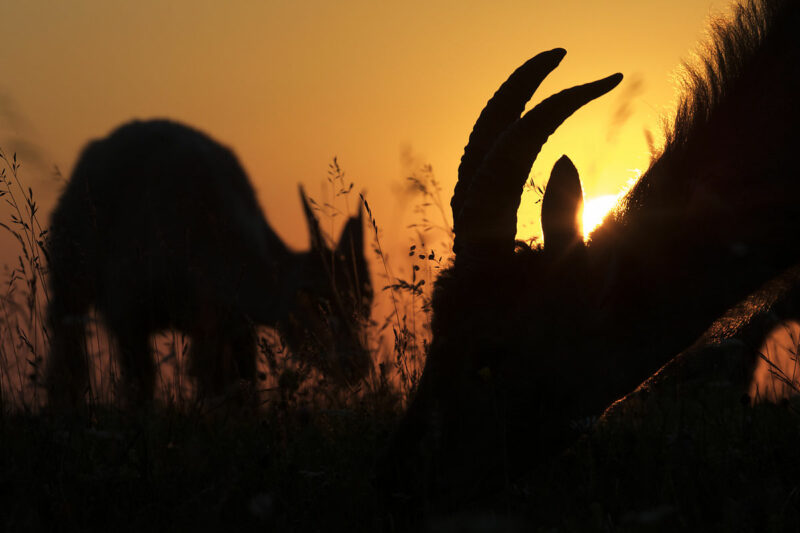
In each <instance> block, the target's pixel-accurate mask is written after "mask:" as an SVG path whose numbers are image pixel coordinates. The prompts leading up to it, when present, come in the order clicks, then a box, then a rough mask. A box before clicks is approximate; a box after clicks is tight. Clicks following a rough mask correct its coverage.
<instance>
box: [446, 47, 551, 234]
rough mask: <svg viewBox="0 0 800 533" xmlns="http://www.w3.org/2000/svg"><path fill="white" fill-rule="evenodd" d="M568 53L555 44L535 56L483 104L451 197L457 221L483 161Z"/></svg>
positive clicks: (459, 167) (465, 150)
mask: <svg viewBox="0 0 800 533" xmlns="http://www.w3.org/2000/svg"><path fill="white" fill-rule="evenodd" d="M566 53H567V51H566V50H564V49H563V48H555V49H553V50H550V51H548V52H542V53H541V54H539V55H536V56H534V57H532V58H531V59H529V60H528V61H526V62H525V63H524V64H523V65H522V66H521V67H519V68H518V69H517V70H515V71H514V72H513V73H512V74H511V76H509V77H508V79H507V80H506V81H505V82H504V83H503V84H502V85H501V86H500V88H499V89H497V92H496V93H494V96H492V98H491V99H490V100H489V102H488V103H487V104H486V107H484V108H483V111H481V114H480V116H479V117H478V120H477V121H476V122H475V127H474V128H472V133H470V136H469V142H467V146H466V147H465V148H464V155H463V156H462V157H461V164H460V165H459V166H458V182H457V183H456V187H455V190H454V191H453V199H452V200H451V201H450V207H451V208H452V209H453V220H454V221H455V220H458V217H459V215H460V214H461V208H462V207H463V203H464V195H465V194H466V192H467V191H468V190H469V187H470V184H471V183H472V179H473V178H474V177H475V172H477V170H478V168H479V167H480V166H481V163H483V160H484V158H485V157H486V154H487V153H488V152H489V150H491V148H492V146H493V145H494V143H495V141H496V140H497V137H498V136H499V135H500V134H501V133H503V131H505V130H506V128H508V127H509V126H510V125H511V124H513V123H514V122H516V121H517V120H519V117H520V115H522V112H523V111H525V104H527V103H528V100H530V99H531V97H532V96H533V93H534V92H536V89H538V88H539V85H541V83H542V81H544V79H545V78H546V77H547V75H548V74H550V73H551V72H552V71H553V70H555V68H556V67H557V66H558V64H559V63H561V60H562V59H563V58H564V56H565V55H566Z"/></svg>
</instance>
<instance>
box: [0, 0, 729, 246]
mask: <svg viewBox="0 0 800 533" xmlns="http://www.w3.org/2000/svg"><path fill="white" fill-rule="evenodd" d="M727 7H728V2H727V1H725V0H714V1H712V0H648V1H642V0H609V1H604V2H600V1H595V0H591V1H588V0H580V1H579V0H559V1H558V2H545V1H542V0H527V1H505V0H498V1H493V2H472V1H465V0H461V1H458V2H455V1H451V2H436V1H430V0H428V1H416V0H414V1H407V2H403V3H396V2H375V1H339V2H323V1H318V0H306V1H302V2H299V1H291V2H290V1H236V2H210V1H196V0H173V1H168V2H165V1H163V0H158V1H152V0H138V1H136V2H127V1H125V2H123V1H120V2H108V1H107V0H76V1H71V2H44V1H36V0H34V1H26V2H21V1H20V2H12V1H6V2H3V4H2V16H1V18H0V66H2V76H0V147H2V148H3V149H4V150H5V151H6V152H7V153H9V154H10V153H12V152H14V151H16V152H18V154H19V158H20V159H21V160H22V163H23V169H22V175H23V178H24V179H25V181H26V185H30V186H32V187H33V189H34V192H35V194H36V195H37V196H38V198H39V200H40V203H41V206H42V210H43V212H44V213H45V214H46V213H47V212H48V211H49V208H50V206H52V204H53V202H54V201H55V198H56V197H57V194H58V191H59V185H58V184H57V183H56V182H55V181H53V179H52V177H51V169H52V168H53V167H54V166H58V167H59V168H60V169H61V171H62V173H63V174H64V175H68V174H69V172H70V171H71V169H72V166H73V164H74V163H75V160H76V157H77V155H78V152H79V150H80V149H81V147H82V146H83V145H84V144H85V143H86V142H87V141H88V140H89V139H91V138H95V137H99V136H103V135H105V134H107V133H108V132H109V131H110V130H112V129H113V128H114V127H116V126H117V125H119V124H121V123H123V122H125V121H128V120H130V119H132V118H135V117H138V118H148V117H170V118H173V119H177V120H180V121H184V122H186V123H188V124H191V125H193V126H196V127H198V128H200V129H202V130H204V131H205V132H207V133H209V134H210V135H211V136H212V137H214V138H215V139H217V140H218V141H220V142H221V143H223V144H225V145H227V146H229V147H231V148H233V149H234V151H235V152H236V153H237V154H238V156H239V158H240V160H241V162H242V164H243V165H244V167H245V168H246V169H247V171H248V173H249V175H250V177H251V179H252V181H253V183H254V185H255V187H256V189H257V191H258V195H259V201H260V202H261V205H262V206H263V207H264V209H265V211H266V214H267V217H268V219H269V221H270V223H271V224H272V225H273V227H274V228H275V229H276V230H277V231H278V232H279V233H280V234H281V235H282V236H283V237H284V238H285V239H286V241H287V242H288V243H289V244H290V245H291V246H293V247H295V248H304V247H306V246H307V237H306V233H305V229H304V226H303V221H302V215H301V209H300V203H299V200H298V198H297V183H298V182H302V183H304V184H305V185H306V187H307V190H308V191H309V192H310V193H311V194H312V195H314V196H316V197H318V198H322V192H321V191H322V184H323V183H324V182H325V177H326V171H327V167H328V163H329V162H330V160H331V158H332V157H333V156H334V155H336V156H338V158H339V161H340V163H341V165H342V166H343V168H344V169H345V170H346V172H347V175H348V177H349V178H350V179H352V180H353V181H355V183H356V189H357V190H358V189H365V190H366V191H367V198H368V199H369V201H370V204H371V205H372V208H373V211H374V213H375V215H376V217H377V219H378V223H379V225H380V226H381V228H382V230H383V233H384V240H385V242H386V243H388V247H389V249H391V250H394V251H395V252H396V251H398V250H400V249H401V247H402V248H405V247H406V246H407V244H408V242H409V238H410V232H409V231H408V230H406V229H404V227H405V225H406V224H407V223H408V221H409V220H410V219H411V216H410V214H409V206H408V205H407V201H406V200H405V199H404V197H403V195H402V194H400V193H399V190H400V189H401V185H402V183H403V178H404V176H405V175H407V173H408V171H409V169H408V165H407V164H406V163H403V157H402V156H401V154H403V153H409V151H410V153H412V154H413V155H414V157H415V158H416V159H417V160H418V161H420V162H428V163H431V164H432V165H433V169H434V172H435V174H436V176H437V178H438V179H439V181H440V182H441V184H442V187H443V196H444V199H445V201H447V200H449V197H450V194H451V192H452V188H453V185H454V184H455V180H456V169H457V165H458V161H459V158H460V156H461V153H462V150H463V147H464V144H465V143H466V140H467V137H468V134H469V132H470V130H471V128H472V124H473V122H474V120H475V118H476V117H477V115H478V113H479V111H480V110H481V108H482V106H483V105H484V103H485V102H486V100H487V99H488V98H489V97H490V96H491V94H492V93H493V92H494V91H495V89H496V88H497V86H498V85H499V84H500V83H501V82H502V81H503V80H504V79H505V78H506V77H507V75H508V74H509V73H510V72H512V71H513V70H514V69H515V68H516V67H517V66H518V65H520V64H521V63H522V62H523V61H525V60H526V59H528V58H529V57H531V56H533V55H535V54H536V53H538V52H541V51H543V50H548V49H551V48H554V47H564V48H566V49H567V51H568V54H567V57H566V58H565V59H564V61H563V62H562V63H561V66H560V67H559V68H558V69H557V70H556V71H555V72H554V73H553V74H552V75H551V76H550V77H549V78H548V80H547V81H546V82H545V83H544V84H543V85H542V87H541V88H540V90H539V92H538V93H537V95H536V96H535V97H534V101H538V100H540V99H542V98H543V97H545V96H547V95H549V94H552V93H553V92H556V91H558V90H561V89H563V88H566V87H569V86H571V85H575V84H579V83H584V82H587V81H591V80H594V79H597V78H600V77H603V76H606V75H609V74H612V73H614V72H622V73H623V74H624V75H625V80H624V81H623V82H622V84H621V85H620V86H619V87H618V88H617V89H615V90H614V91H613V92H612V93H610V94H609V95H607V96H605V97H603V98H602V99H600V100H598V101H596V102H593V103H591V104H589V105H588V106H587V107H586V108H584V109H582V110H581V111H579V112H578V113H576V114H575V115H574V116H573V117H572V118H570V119H569V120H568V121H567V123H566V124H565V125H564V126H562V127H561V129H560V130H559V131H558V132H557V133H556V135H554V136H553V137H552V138H551V140H550V142H549V143H548V144H547V145H546V147H545V150H544V151H543V152H542V154H541V155H540V157H539V159H538V160H537V163H536V165H535V166H534V170H533V172H534V177H535V178H536V179H537V183H539V184H544V179H545V178H546V176H548V175H549V170H550V168H551V167H552V164H553V162H554V161H555V160H556V159H557V158H558V157H559V156H560V155H561V154H562V153H567V154H568V155H569V156H570V157H571V158H572V159H573V161H574V162H575V164H576V166H577V167H578V169H579V170H580V172H581V176H582V178H583V181H584V188H585V195H586V197H587V199H588V198H592V197H596V196H600V195H606V194H614V193H617V192H618V191H619V190H620V188H621V187H623V186H624V185H625V184H626V182H628V181H629V180H630V179H631V178H632V177H635V176H636V172H637V170H636V169H641V170H644V169H645V168H646V167H647V164H648V160H649V151H648V147H647V142H646V136H645V133H644V132H645V131H646V130H649V131H652V132H653V134H654V135H655V138H656V143H658V142H660V133H659V132H660V129H661V126H660V120H661V117H663V116H664V115H665V114H668V113H669V111H670V110H671V109H672V108H673V104H674V101H675V94H676V88H677V85H678V83H677V81H676V78H675V74H676V73H677V68H678V66H679V65H680V63H681V61H682V60H684V59H689V58H690V57H691V53H692V52H693V51H694V50H696V49H697V47H696V45H697V43H698V42H699V41H700V40H701V39H702V38H703V37H704V31H705V27H706V22H707V20H708V17H709V16H711V15H714V14H719V13H724V12H725V10H726V9H727ZM533 200H534V198H533V196H532V195H531V197H530V198H528V199H527V201H526V203H524V204H523V208H522V209H521V211H520V235H519V236H520V237H527V236H529V235H530V234H531V233H532V232H534V231H537V228H536V227H535V224H534V225H531V224H528V222H529V221H530V220H533V219H535V218H536V217H538V206H536V205H535V204H534V201H533ZM0 214H2V215H3V217H4V219H6V218H7V216H6V215H5V212H3V213H0ZM523 225H524V226H523ZM2 239H3V240H2V241H0V243H2V244H3V246H4V256H3V257H2V258H0V259H2V260H3V261H8V260H9V259H10V258H9V257H8V255H9V250H10V248H9V246H10V245H11V241H10V240H8V239H7V238H6V236H3V237H2ZM14 255H16V254H15V253H14V254H11V257H13V256H14Z"/></svg>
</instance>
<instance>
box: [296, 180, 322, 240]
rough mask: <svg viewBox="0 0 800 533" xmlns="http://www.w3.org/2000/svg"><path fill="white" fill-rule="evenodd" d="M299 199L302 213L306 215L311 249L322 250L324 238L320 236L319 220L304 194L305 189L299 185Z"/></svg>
mask: <svg viewBox="0 0 800 533" xmlns="http://www.w3.org/2000/svg"><path fill="white" fill-rule="evenodd" d="M299 188H300V199H301V200H302V201H303V213H304V214H305V215H306V222H307V224H308V235H309V238H310V239H311V249H312V250H323V249H324V248H325V239H324V238H323V237H322V231H321V230H320V229H319V220H317V216H316V215H315V214H314V211H313V210H312V209H311V204H310V203H309V201H308V197H307V196H306V191H305V189H303V186H302V185H300V187H299Z"/></svg>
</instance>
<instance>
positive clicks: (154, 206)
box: [47, 120, 372, 405]
mask: <svg viewBox="0 0 800 533" xmlns="http://www.w3.org/2000/svg"><path fill="white" fill-rule="evenodd" d="M300 192H301V197H302V202H303V207H304V210H305V215H306V218H307V221H308V227H309V231H310V235H311V250H310V251H308V252H304V253H296V252H293V251H291V250H289V249H288V248H287V246H286V245H285V244H284V243H283V242H282V241H281V239H280V238H279V237H278V235H277V234H276V233H275V232H274V231H273V230H272V228H270V226H269V224H268V223H267V221H266V220H265V218H264V216H263V214H262V212H261V210H260V209H259V206H258V204H257V201H256V198H255V194H254V191H253V188H252V186H251V185H250V182H249V180H248V178H247V176H246V175H245V172H244V170H243V169H242V167H241V165H240V164H239V162H238V160H237V159H236V157H235V155H234V154H233V153H232V152H231V151H230V150H229V149H227V148H225V147H224V146H222V145H220V144H219V143H217V142H216V141H214V140H212V139H211V138H209V137H208V136H206V135H205V134H203V133H201V132H199V131H197V130H195V129H192V128H190V127H187V126H184V125H181V124H178V123H176V122H171V121H168V120H151V121H134V122H131V123H128V124H125V125H123V126H121V127H120V128H118V129H117V130H115V131H114V132H112V133H111V134H110V135H109V136H108V137H106V138H105V139H102V140H98V141H94V142H92V143H90V144H89V145H88V146H87V147H86V148H85V150H84V152H83V154H82V155H81V157H80V159H79V161H78V163H77V165H76V166H75V170H74V172H73V174H72V176H71V179H70V181H69V183H68V185H67V187H66V190H65V191H64V193H63V195H62V196H61V198H60V200H59V202H58V205H57V207H56V209H55V211H54V212H53V214H52V220H51V227H50V238H49V241H48V243H47V252H48V256H49V261H50V302H49V308H48V320H49V328H50V335H51V355H50V361H49V369H48V375H47V385H48V390H49V396H50V403H51V404H53V405H59V404H68V405H74V404H76V403H79V402H82V401H83V400H84V397H85V394H86V390H87V386H88V361H87V357H86V346H85V328H84V326H85V322H86V316H87V313H88V312H89V311H90V309H91V308H92V307H94V308H96V310H97V311H98V312H99V314H100V315H101V316H102V317H103V319H104V321H105V323H106V325H107V328H108V330H109V331H110V332H111V333H112V334H113V337H114V338H115V339H116V342H117V345H118V350H117V352H118V359H119V363H120V367H121V370H122V376H123V383H124V384H125V386H126V395H127V397H128V400H129V401H131V402H136V403H148V402H150V401H151V400H152V398H153V393H154V379H155V374H156V367H155V365H154V362H153V356H152V353H151V345H150V335H151V334H152V333H153V332H155V331H158V330H160V329H165V328H170V327H172V328H177V329H179V330H182V331H183V332H185V333H187V334H188V335H189V336H190V338H191V350H190V363H191V369H192V373H193V374H194V375H196V377H197V381H198V394H199V395H201V396H209V395H217V394H221V393H223V392H225V391H226V388H228V387H229V386H230V385H232V384H233V383H234V382H236V381H237V380H239V379H244V380H248V381H251V382H252V381H253V380H254V379H255V377H256V335H255V332H254V325H258V324H264V325H272V326H275V327H277V329H278V330H279V331H280V333H281V334H282V336H283V338H284V339H285V341H286V343H287V344H288V346H289V348H290V349H291V350H292V352H293V353H295V354H297V355H303V354H304V353H310V354H314V356H316V357H317V359H316V360H315V362H316V363H317V366H319V367H320V368H321V370H323V371H325V372H327V373H329V374H330V375H332V376H333V377H335V378H337V379H339V380H340V381H345V380H355V379H357V378H358V377H360V376H363V375H364V374H365V373H366V372H367V371H368V369H369V367H370V364H371V363H370V357H369V354H368V352H367V351H366V350H365V348H364V347H363V344H362V342H361V338H360V332H359V326H360V325H361V321H363V320H364V319H365V318H367V317H368V315H369V310H370V306H371V301H372V288H371V284H370V278H369V273H368V270H367V263H366V260H365V258H364V252H363V234H362V231H363V230H362V215H361V210H359V214H358V216H356V217H353V218H351V219H349V221H348V222H347V223H346V225H345V227H344V230H343V232H342V236H341V239H340V240H339V243H338V246H337V247H336V248H335V249H333V250H331V249H329V248H328V247H327V245H326V244H325V239H324V237H323V234H322V233H321V231H320V228H319V224H318V221H317V218H316V217H315V215H314V213H313V212H312V209H311V207H310V206H309V204H308V201H307V199H306V197H305V195H304V194H303V192H302V189H301V191H300Z"/></svg>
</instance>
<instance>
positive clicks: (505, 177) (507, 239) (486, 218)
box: [453, 74, 622, 256]
mask: <svg viewBox="0 0 800 533" xmlns="http://www.w3.org/2000/svg"><path fill="white" fill-rule="evenodd" d="M620 81H622V74H613V75H611V76H609V77H607V78H603V79H601V80H598V81H595V82H592V83H587V84H585V85H579V86H577V87H572V88H570V89H566V90H564V91H561V92H560V93H558V94H555V95H553V96H551V97H550V98H547V99H546V100H544V101H542V102H541V103H540V104H539V105H537V106H536V107H534V108H533V109H531V110H530V111H528V112H527V113H526V114H525V116H523V117H522V118H520V119H519V120H517V121H516V122H514V123H513V124H511V125H510V126H509V127H508V128H507V129H506V130H505V131H504V132H503V133H502V134H501V135H500V136H499V138H498V139H497V141H496V142H495V144H494V146H493V147H492V149H491V150H490V151H489V153H488V154H487V156H486V158H485V159H484V161H483V163H482V164H481V166H480V167H479V168H478V170H477V172H476V174H475V177H474V178H473V179H472V183H471V186H470V187H469V190H468V191H467V192H466V193H465V195H464V198H463V205H462V207H461V213H460V215H459V217H458V219H456V220H455V221H454V231H455V234H456V239H455V243H454V246H453V249H454V250H455V252H456V255H458V253H459V252H463V251H467V252H468V254H467V255H470V256H473V255H478V256H488V255H494V254H497V253H500V254H507V253H511V252H512V251H513V250H514V237H515V236H516V233H517V209H519V203H520V198H521V196H522V189H523V187H524V185H525V181H526V180H527V178H528V173H529V172H530V169H531V166H532V165H533V162H534V161H535V160H536V156H537V155H538V154H539V151H540V150H541V149H542V146H543V145H544V143H545V142H546V141H547V138H548V137H549V136H550V135H551V134H552V133H553V132H554V131H555V130H556V128H558V126H560V125H561V123H563V122H564V121H565V120H566V119H567V118H568V117H569V116H570V115H572V113H574V112H575V111H577V110H578V109H580V108H581V107H582V106H584V105H586V104H587V103H589V102H591V101H592V100H594V99H595V98H598V97H599V96H602V95H604V94H605V93H607V92H608V91H610V90H611V89H613V88H614V87H616V86H617V85H618V84H619V82H620Z"/></svg>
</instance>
